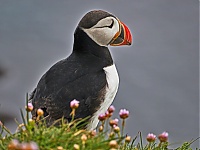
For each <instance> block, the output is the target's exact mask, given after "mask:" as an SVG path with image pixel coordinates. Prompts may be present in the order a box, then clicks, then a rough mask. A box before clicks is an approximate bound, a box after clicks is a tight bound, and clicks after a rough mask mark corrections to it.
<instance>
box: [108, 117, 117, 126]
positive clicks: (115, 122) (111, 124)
mask: <svg viewBox="0 0 200 150" xmlns="http://www.w3.org/2000/svg"><path fill="white" fill-rule="evenodd" d="M118 122H119V119H117V118H115V119H114V120H110V122H109V124H110V126H112V127H114V126H117V125H118Z"/></svg>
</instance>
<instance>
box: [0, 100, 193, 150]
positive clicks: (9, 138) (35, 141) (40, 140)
mask: <svg viewBox="0 0 200 150" xmlns="http://www.w3.org/2000/svg"><path fill="white" fill-rule="evenodd" d="M29 108H30V109H29ZM31 109H32V108H31V107H29V105H28V102H27V106H26V111H22V110H21V116H22V120H23V123H18V122H16V123H17V125H18V128H17V131H16V133H14V134H12V133H11V132H10V131H9V129H7V128H6V127H5V126H4V124H3V123H2V122H0V126H1V133H0V149H1V150H7V149H8V150H37V149H40V150H79V149H80V150H117V149H119V150H167V149H168V146H169V143H168V133H167V134H160V135H159V136H158V139H157V140H156V138H155V135H154V136H153V134H149V135H148V136H147V138H146V139H147V141H148V142H143V138H142V135H141V132H139V133H138V135H136V136H135V137H133V138H131V137H130V136H128V135H123V130H124V127H125V121H126V118H128V113H127V112H126V110H124V111H125V112H126V113H127V114H121V115H120V117H121V119H122V125H119V126H121V128H120V127H119V126H118V120H117V119H112V112H113V111H114V108H113V109H112V110H110V111H108V113H107V114H104V115H102V116H101V117H100V118H99V120H100V126H99V127H98V131H87V130H83V129H81V128H80V126H81V125H83V122H84V119H82V120H80V119H79V120H72V121H71V122H70V123H67V122H66V121H65V120H64V119H63V118H62V119H60V120H58V121H57V122H59V123H60V125H59V126H54V125H52V126H50V127H47V126H46V123H45V120H44V119H43V116H42V115H43V114H42V112H40V115H39V117H38V118H37V120H36V121H34V120H32V119H30V118H29V113H30V111H31ZM72 109H73V108H72ZM75 109H78V108H77V105H76V107H75V108H74V110H73V111H72V112H73V113H72V117H73V118H74V116H73V115H75ZM194 141H195V140H193V141H191V142H185V143H183V144H182V145H181V146H180V147H177V148H176V150H192V149H191V148H190V146H191V144H192V143H193V142H194ZM143 143H147V144H143Z"/></svg>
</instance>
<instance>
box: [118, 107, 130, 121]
mask: <svg viewBox="0 0 200 150" xmlns="http://www.w3.org/2000/svg"><path fill="white" fill-rule="evenodd" d="M119 116H120V118H122V119H126V118H128V116H129V111H128V110H126V109H121V110H120V112H119Z"/></svg>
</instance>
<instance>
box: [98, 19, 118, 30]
mask: <svg viewBox="0 0 200 150" xmlns="http://www.w3.org/2000/svg"><path fill="white" fill-rule="evenodd" d="M113 25H114V20H113V19H112V23H111V24H110V25H103V26H97V27H96V28H112V27H113Z"/></svg>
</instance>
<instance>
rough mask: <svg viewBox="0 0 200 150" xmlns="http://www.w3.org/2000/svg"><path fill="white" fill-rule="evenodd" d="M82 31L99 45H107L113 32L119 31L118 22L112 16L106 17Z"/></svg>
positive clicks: (113, 34)
mask: <svg viewBox="0 0 200 150" xmlns="http://www.w3.org/2000/svg"><path fill="white" fill-rule="evenodd" d="M83 31H84V32H85V33H87V35H88V36H89V37H90V38H91V39H92V40H93V41H95V42H96V43H97V44H98V45H100V46H107V45H108V44H109V42H110V41H111V40H112V39H113V37H114V36H115V34H116V33H117V32H119V22H118V21H117V19H116V18H114V17H106V18H103V19H101V20H100V21H99V22H97V24H96V25H94V26H93V27H91V28H89V29H84V28H83Z"/></svg>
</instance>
